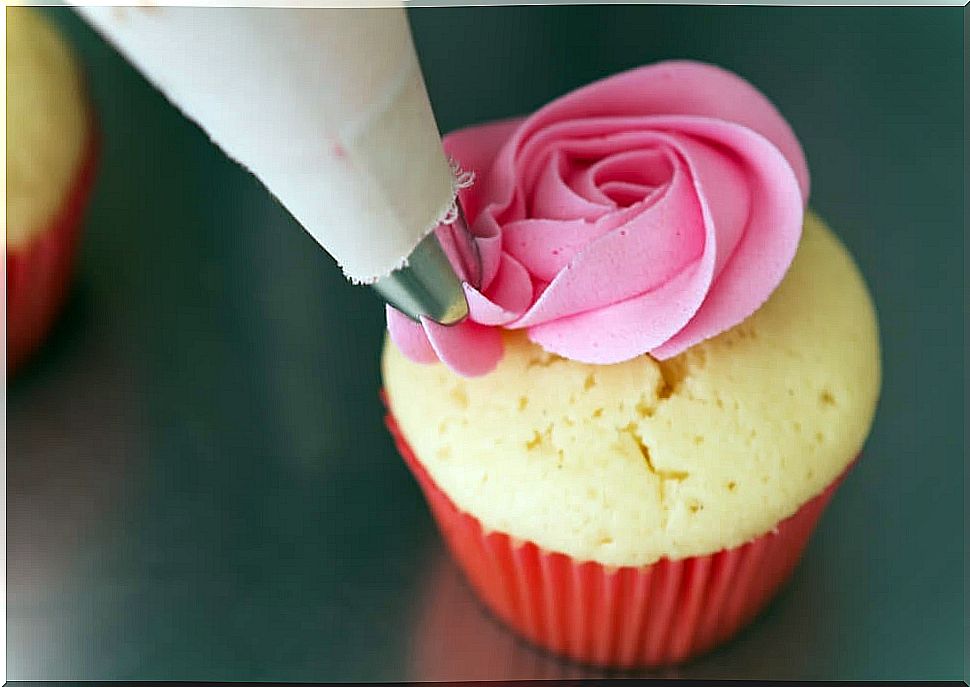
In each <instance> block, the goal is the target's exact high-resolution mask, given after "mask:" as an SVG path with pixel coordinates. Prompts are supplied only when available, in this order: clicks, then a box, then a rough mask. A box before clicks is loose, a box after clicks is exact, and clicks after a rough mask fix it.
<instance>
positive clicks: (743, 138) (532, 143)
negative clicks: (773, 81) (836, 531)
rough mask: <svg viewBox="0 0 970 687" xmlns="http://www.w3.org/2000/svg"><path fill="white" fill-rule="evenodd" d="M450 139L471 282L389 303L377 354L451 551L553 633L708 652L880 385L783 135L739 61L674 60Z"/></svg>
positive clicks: (556, 646) (662, 658)
mask: <svg viewBox="0 0 970 687" xmlns="http://www.w3.org/2000/svg"><path fill="white" fill-rule="evenodd" d="M445 147H446V149H447V150H448V153H449V154H450V155H451V156H452V157H453V158H455V159H456V160H457V162H458V163H460V164H461V166H462V167H463V168H464V169H471V170H474V172H475V173H476V177H477V178H476V183H475V184H474V185H473V186H472V187H471V188H469V189H466V190H464V191H463V192H462V197H461V202H462V205H463V207H464V210H465V212H466V215H467V217H468V220H469V222H470V225H471V227H472V231H473V233H474V234H475V236H476V242H477V245H478V248H479V253H480V255H481V259H482V270H481V273H482V279H481V281H480V282H478V283H471V282H466V284H465V290H466V294H467V296H468V302H469V310H470V317H469V319H468V320H466V321H465V322H463V323H461V324H459V325H456V326H453V327H442V326H440V325H436V324H435V323H433V322H428V321H424V322H422V323H420V324H418V323H414V322H411V321H410V320H408V319H406V318H405V317H403V316H402V315H400V314H399V313H397V312H396V311H393V310H392V309H389V310H388V332H389V336H388V338H387V341H386V342H385V347H384V354H383V360H382V370H383V380H384V389H385V403H386V404H387V407H388V418H387V420H388V426H389V427H390V429H391V432H392V434H393V436H394V438H395V441H396V443H397V445H398V447H399V449H400V451H401V453H402V455H403V457H404V459H405V461H406V462H407V464H408V466H409V467H410V468H411V470H412V471H413V473H414V475H415V477H416V479H417V480H418V482H419V484H420V486H421V488H422V490H423V492H424V494H425V496H426V498H427V500H428V503H429V506H430V508H431V511H432V513H433V515H434V518H435V519H436V521H437V524H438V526H439V528H440V530H441V532H442V535H443V537H444V539H445V541H446V542H447V544H448V547H449V549H450V551H451V553H452V555H453V557H454V558H455V560H456V561H457V563H458V565H459V567H460V568H461V569H462V571H463V572H464V574H465V576H466V577H467V579H468V580H469V582H470V583H471V586H472V587H473V588H474V590H475V591H476V592H477V594H478V595H479V597H480V598H481V600H482V601H483V602H484V604H485V605H486V606H487V607H488V608H489V609H491V611H492V612H493V613H494V614H495V615H496V616H498V617H499V618H500V619H502V620H503V621H504V622H505V623H506V624H508V625H509V626H510V627H512V628H513V629H514V630H515V631H517V632H518V633H519V634H521V635H522V636H524V637H525V638H527V639H528V640H530V641H531V642H532V643H534V644H536V645H538V646H540V647H543V648H545V649H547V650H549V651H552V652H554V653H556V654H559V655H563V656H567V657H569V658H572V659H574V660H576V661H580V662H583V663H591V664H598V665H605V666H611V667H644V666H658V665H664V664H674V663H679V662H682V661H685V660H687V659H689V658H691V657H694V656H697V655H698V654H701V653H703V652H705V651H708V650H710V649H712V648H713V647H715V646H717V645H718V644H720V643H722V642H724V641H726V640H727V639H729V638H730V637H731V636H733V635H734V634H735V633H736V632H737V631H738V630H739V629H741V628H742V627H743V626H744V625H745V624H746V623H748V622H749V621H750V620H751V619H752V618H754V617H755V615H756V614H757V613H758V612H759V611H760V610H761V609H763V608H764V607H765V605H766V604H767V603H768V602H769V601H770V600H771V598H772V597H773V596H774V595H775V593H776V592H777V591H778V589H779V588H780V586H781V585H782V584H783V583H784V582H785V581H786V579H788V578H789V576H790V574H791V572H792V571H793V569H794V567H795V566H796V564H797V563H798V560H799V558H800V556H801V554H802V551H803V550H804V548H805V545H806V544H807V542H808V540H809V537H810V535H811V533H812V531H813V529H814V527H815V525H816V523H817V521H818V519H819V517H820V515H821V514H822V511H823V510H824V508H825V506H826V504H827V503H828V501H829V499H830V498H831V497H832V494H833V493H834V491H835V490H836V488H837V486H838V484H839V483H840V481H841V480H842V478H843V477H844V476H845V474H846V473H847V471H848V470H849V468H850V466H851V465H852V464H853V462H854V460H855V459H856V457H857V456H858V455H859V452H860V450H861V448H862V446H863V443H864V441H865V439H866V436H867V434H868V432H869V429H870V426H871V423H872V418H873V414H874V410H875V405H876V401H877V397H878V392H879V385H880V374H881V372H880V354H879V343H878V330H877V322H876V317H875V312H874V309H873V305H872V301H871V299H870V296H869V294H868V291H867V289H866V286H865V283H864V281H863V279H862V277H861V275H860V273H859V271H858V269H857V267H856V265H855V264H854V262H853V260H852V258H851V256H850V255H849V253H848V252H847V251H846V249H845V247H844V246H843V245H842V244H841V243H840V242H839V240H838V238H837V237H836V235H835V234H834V233H833V232H832V230H831V229H829V228H828V227H827V226H826V225H825V223H824V222H823V221H822V220H821V219H820V218H819V217H817V216H816V215H815V214H813V213H812V212H811V211H810V210H808V209H807V200H808V189H809V179H808V169H807V166H806V164H805V158H804V155H803V153H802V150H801V147H800V145H799V143H798V141H797V139H796V138H795V136H794V134H793V132H792V131H791V129H790V127H789V126H788V124H787V123H786V122H785V120H784V119H783V118H782V116H781V115H780V114H779V113H778V111H777V110H776V109H775V108H774V106H773V105H772V104H771V103H770V102H769V101H768V100H767V99H766V98H765V96H763V95H762V94H761V93H760V92H758V91H757V90H756V89H755V88H754V87H753V86H751V85H750V84H748V83H747V82H745V81H744V80H742V79H741V78H740V77H738V76H736V75H733V74H731V73H729V72H726V71H724V70H722V69H720V68H717V67H714V66H710V65H704V64H699V63H694V62H666V63H660V64H656V65H652V66H648V67H644V68H640V69H635V70H632V71H629V72H625V73H622V74H619V75H616V76H613V77H610V78H607V79H605V80H603V81H599V82H597V83H594V84H592V85H590V86H586V87H585V88H582V89H579V90H577V91H574V92H573V93H570V94H568V95H566V96H564V97H562V98H560V99H558V100H556V101H554V102H552V103H550V104H549V105H547V106H545V107H543V108H542V109H540V110H539V111H537V112H536V113H534V114H532V115H530V116H528V117H526V118H523V119H516V120H510V121H505V122H499V123H494V124H487V125H484V126H479V127H473V128H470V129H466V130H463V131H460V132H457V133H455V134H451V135H450V136H448V137H446V139H445ZM446 230H447V228H441V229H439V231H442V232H444V231H446ZM443 243H446V244H447V242H443ZM453 263H454V264H455V267H456V269H458V270H460V264H461V263H460V261H459V260H457V258H456V259H454V260H453Z"/></svg>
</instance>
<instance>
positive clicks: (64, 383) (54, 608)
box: [7, 6, 967, 681]
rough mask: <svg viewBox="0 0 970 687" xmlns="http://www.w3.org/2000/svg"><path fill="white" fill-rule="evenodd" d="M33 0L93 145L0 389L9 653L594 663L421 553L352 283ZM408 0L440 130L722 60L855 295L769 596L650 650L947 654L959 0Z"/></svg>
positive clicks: (240, 663) (715, 661)
mask: <svg viewBox="0 0 970 687" xmlns="http://www.w3.org/2000/svg"><path fill="white" fill-rule="evenodd" d="M45 11H48V12H49V13H50V14H51V15H52V16H53V17H54V18H55V19H56V21H57V23H58V24H60V25H61V26H62V27H63V28H64V29H65V30H66V32H67V33H68V34H69V36H70V37H71V39H73V41H74V43H75V44H76V46H77V48H78V50H79V52H80V54H81V56H82V58H83V60H84V62H85V63H86V65H87V67H88V69H89V72H90V81H91V88H92V90H93V97H94V101H95V103H96V106H97V109H98V113H99V116H100V121H101V126H102V128H103V132H104V155H103V166H102V169H101V171H100V176H99V179H98V183H97V188H96V196H95V198H94V201H93V206H92V208H91V211H90V213H89V216H88V220H87V224H86V236H85V240H84V245H83V251H82V257H81V260H80V266H79V274H78V279H77V285H76V289H75V291H74V293H73V296H72V298H71V300H70V303H69V305H68V307H67V309H66V311H65V313H64V316H63V318H62V320H61V322H60V324H59V325H58V327H57V329H56V331H55V332H54V334H53V336H52V338H51V340H50V342H49V344H48V345H47V346H46V347H45V349H44V351H43V353H42V354H41V355H40V356H39V357H38V358H37V359H36V360H35V361H34V363H33V364H32V365H31V366H30V368H29V369H28V370H26V371H25V373H24V374H23V375H22V376H20V377H19V378H17V379H15V380H13V382H12V383H11V384H10V386H9V388H8V398H7V401H8V411H7V449H8V452H7V457H8V463H7V479H8V495H7V498H8V504H7V507H8V512H7V526H8V531H7V536H8V539H7V546H8V563H7V565H8V568H7V575H8V577H7V604H8V607H7V621H8V626H7V650H8V659H7V661H8V663H7V669H8V676H9V677H10V678H14V679H27V678H34V679H133V678H139V679H171V678H178V679H219V680H259V679H272V680H334V681H338V680H350V681H358V680H362V681H363V680H402V679H415V680H421V679H428V680H431V679H437V680H441V679H473V678H520V677H553V676H584V675H591V674H593V673H592V672H591V671H588V670H584V669H579V668H575V667H571V666H568V665H565V664H561V663H559V662H558V661H556V660H554V659H551V658H549V657H547V656H544V655H542V654H539V653H537V652H534V651H533V650H531V649H529V648H527V647H525V646H523V645H522V644H520V643H519V642H518V641H516V640H514V639H513V638H512V637H511V635H509V634H508V633H506V632H505V631H504V630H503V629H501V628H500V627H499V626H498V625H497V624H495V623H494V622H493V621H492V620H491V619H490V618H489V617H488V616H486V615H485V614H484V613H483V612H482V611H481V610H480V609H479V607H478V605H477V604H476V603H475V602H474V600H473V598H472V597H471V594H470V592H469V591H468V590H467V589H466V588H465V587H464V585H463V583H462V582H461V580H460V578H459V577H458V575H457V573H456V570H455V569H454V568H453V567H452V565H451V563H450V562H449V561H448V560H447V558H446V557H445V556H444V554H443V550H442V545H441V543H440V541H439V539H438V537H437V534H436V532H435V531H434V529H433V524H432V522H431V520H430V518H429V516H428V514H427V513H426V511H425V507H424V504H423V502H422V500H421V497H420V494H419V491H418V488H417V487H416V485H415V483H414V482H413V481H412V479H411V477H410V476H409V474H408V473H407V471H406V470H405V468H404V466H403V464H402V462H401V461H400V460H399V458H398V457H397V455H396V454H395V451H394V449H393V447H392V444H391V442H390V440H389V439H388V436H387V434H386V433H385V431H384V427H383V425H382V418H381V407H380V405H379V403H378V400H377V393H378V389H379V384H380V378H379V370H378V355H379V350H380V346H381V337H382V327H383V310H382V307H381V305H380V303H379V302H378V301H377V299H376V297H375V296H373V295H372V294H371V293H370V292H368V291H365V290H362V289H356V288H352V287H351V286H349V285H348V284H347V283H345V282H344V280H343V278H342V277H341V275H340V273H339V270H338V269H337V268H336V267H335V265H334V263H333V261H332V260H331V259H330V258H329V257H328V256H327V255H326V254H325V253H323V252H322V251H321V250H319V249H318V248H317V246H316V244H315V243H314V242H313V241H312V239H311V238H310V237H309V236H308V235H307V234H305V233H304V232H303V231H302V230H301V229H300V228H299V227H298V226H297V224H296V223H295V222H294V221H293V220H292V219H291V218H290V217H289V216H288V215H287V214H286V212H285V211H284V210H282V209H281V208H280V207H279V206H278V205H277V204H276V202H275V201H274V200H273V199H272V198H270V197H269V195H268V194H267V193H265V192H264V191H263V189H262V188H261V187H260V185H259V184H258V183H257V182H256V181H255V180H254V179H253V178H252V177H250V176H249V175H248V174H247V173H246V172H244V171H243V170H241V169H239V168H237V167H236V166H234V165H233V164H232V163H231V162H229V161H228V160H227V159H226V158H225V157H224V156H223V155H222V153H220V152H219V151H218V150H216V149H215V148H214V147H213V146H212V145H210V144H209V143H208V141H207V139H206V137H205V136H204V135H203V134H202V133H201V132H200V130H198V129H197V128H196V127H195V126H194V125H192V124H191V123H189V122H187V121H186V120H184V119H183V118H182V117H181V116H180V115H179V114H178V113H177V112H176V110H175V109H174V108H172V107H171V106H169V105H168V104H167V103H166V101H165V100H164V99H163V98H162V97H161V96H160V95H159V94H158V93H156V92H155V91H153V90H152V88H151V87H150V86H149V85H148V84H147V83H146V82H145V81H144V80H143V79H142V78H141V77H140V76H138V75H137V74H136V73H135V72H134V71H133V70H132V69H131V68H130V67H129V66H127V65H126V64H125V62H123V61H122V60H121V59H120V58H119V56H118V55H117V54H116V53H115V52H114V51H113V50H112V49H111V48H109V47H108V46H106V45H105V44H104V43H103V42H102V41H101V40H100V39H99V38H98V36H97V35H95V33H94V32H93V31H92V30H90V29H89V28H88V27H87V26H85V25H84V24H83V23H82V22H81V21H80V20H79V19H78V18H77V17H76V16H75V15H74V14H73V13H72V12H71V11H70V10H67V9H64V8H51V9H49V10H45ZM257 11H258V10H257ZM411 17H412V23H413V27H414V33H415V41H416V44H417V46H418V50H419V53H420V55H421V58H422V61H423V64H424V67H425V71H426V77H427V83H428V87H429V91H430V93H431V97H432V101H433V103H434V106H435V110H436V112H437V115H438V119H439V125H440V127H441V128H442V130H444V131H447V130H451V129H454V128H456V127H459V126H462V125H466V124H470V123H473V122H476V121H482V120H486V119H490V118H496V117H504V116H508V115H513V114H518V113H523V112H526V111H528V110H531V109H533V108H535V107H537V106H539V105H540V104H542V103H544V102H545V101H547V100H549V99H551V98H553V97H555V96H557V95H559V94H561V93H563V92H565V91H567V90H568V89H571V88H573V87H575V86H578V85H581V84H583V83H586V82H588V81H590V80H593V79H595V78H597V77H600V76H604V75H607V74H610V73H612V72H615V71H617V70H620V69H624V68H627V67H632V66H635V65H639V64H643V63H647V62H651V61H655V60H658V59H663V58H668V57H691V58H697V59H701V60H707V61H715V62H718V63H720V64H722V65H724V66H726V67H728V68H730V69H733V70H735V71H737V72H739V73H741V74H742V75H744V76H746V77H747V78H749V79H750V80H751V81H753V82H754V83H755V84H756V85H758V86H759V87H760V88H761V89H762V90H764V91H765V92H766V93H767V94H768V95H769V96H770V97H771V98H773V99H774V100H775V102H776V103H777V104H778V105H779V107H780V109H781V110H782V112H783V113H784V114H785V115H786V116H787V117H788V119H789V120H790V121H791V123H792V125H793V126H794V128H795V130H796V132H798V134H799V136H800V137H801V140H802V142H803V144H804V147H805V149H806V151H807V155H808V159H809V163H810V165H811V169H812V173H813V194H812V201H811V202H812V205H813V206H814V207H815V208H816V209H817V210H818V211H819V212H820V213H821V214H822V215H823V216H824V217H825V218H826V219H827V220H828V221H829V222H830V223H831V224H832V225H833V226H834V227H835V228H836V229H837V230H838V231H839V233H840V234H841V236H842V238H843V239H844V240H845V242H846V243H847V244H848V246H849V247H850V248H851V250H852V252H853V253H854V254H855V256H856V258H857V259H858V262H859V264H860V266H861V268H862V270H863V272H864V274H865V276H866V278H867V279H868V282H869V285H870V287H871V289H872V291H873V294H874V297H875V300H876V303H877V306H878V309H879V316H880V322H881V328H882V342H883V355H884V367H885V382H884V389H883V394H882V399H881V403H880V406H879V410H878V414H877V417H876V422H875V427H874V430H873V433H872V436H871V438H870V440H869V442H868V445H867V450H866V452H865V455H864V459H863V460H862V461H861V462H860V463H859V465H858V467H857V469H855V470H854V471H853V472H852V474H851V476H850V477H849V478H848V481H847V482H846V483H845V485H844V486H843V487H842V490H841V492H840V494H839V495H838V497H837V498H836V500H835V502H834V503H833V505H832V507H831V509H830V510H829V511H828V513H827V514H826V516H825V518H824V519H823V522H822V524H821V526H820V528H819V530H818V532H817V535H816V536H815V538H814V539H813V541H812V544H811V546H810V548H809V550H808V552H807V555H806V558H805V560H804V562H803V564H802V566H801V567H800V568H799V569H798V572H797V573H796V575H795V576H794V579H793V580H792V582H791V584H790V586H789V587H788V588H787V589H786V590H785V591H784V593H783V594H782V595H781V596H780V597H779V598H778V599H777V601H776V602H775V603H774V604H773V605H772V606H771V607H770V609H769V610H768V611H767V613H765V614H764V615H763V616H762V617H761V618H760V619H759V620H758V621H757V622H756V623H755V624H754V625H753V626H752V627H751V628H749V629H748V630H747V631H745V632H744V633H743V634H742V635H741V636H740V637H738V638H737V639H736V640H735V641H733V642H732V643H730V644H729V645H727V646H725V647H724V648H722V649H720V650H718V651H716V652H715V653H713V654H711V655H709V656H707V657H704V658H702V659H700V660H698V661H696V662H694V663H692V664H690V665H688V666H685V667H683V668H681V669H678V670H671V671H666V672H664V673H663V674H665V675H679V676H685V677H751V678H815V679H821V678H956V677H961V676H964V677H965V676H966V672H965V670H966V669H965V659H966V643H965V641H964V631H965V624H966V617H967V613H966V605H965V600H964V589H963V585H964V574H963V572H964V562H965V557H964V547H965V531H964V529H965V521H964V512H963V494H964V489H965V480H964V455H963V447H964V444H963V440H964V433H963V429H962V420H963V411H964V399H963V386H964V383H965V379H966V378H965V376H964V373H963V351H964V329H963V327H961V316H960V313H961V312H962V305H963V296H964V291H963V259H964V239H965V234H964V223H963V221H962V220H963V214H962V210H963V206H962V203H963V197H962V190H963V185H962V180H963V172H964V169H963V164H962V163H963V155H964V139H963V86H964V84H963V52H962V49H963V45H962V41H963V21H962V17H963V15H962V10H961V9H959V8H952V9H917V8H910V9H887V8H872V9H863V8H855V9H852V8H845V9H812V8H802V9H790V8H753V7H749V8H739V7H720V8H715V7H680V8H671V7H648V6H619V7H545V8H528V7H519V8H478V9H474V8H473V9H424V10H413V11H412V14H411ZM8 97H16V93H12V94H10V95H9V96H8Z"/></svg>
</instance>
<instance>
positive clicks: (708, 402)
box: [383, 213, 880, 565]
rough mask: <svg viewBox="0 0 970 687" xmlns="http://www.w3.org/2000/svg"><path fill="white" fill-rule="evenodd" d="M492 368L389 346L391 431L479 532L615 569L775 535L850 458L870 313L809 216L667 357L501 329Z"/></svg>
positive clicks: (839, 252) (866, 364) (858, 424)
mask: <svg viewBox="0 0 970 687" xmlns="http://www.w3.org/2000/svg"><path fill="white" fill-rule="evenodd" d="M502 336H503V346H504V354H503V355H502V357H501V360H500V361H499V362H498V364H497V367H495V369H494V370H493V371H492V372H491V373H490V374H487V375H484V376H478V377H466V376H462V375H460V374H458V373H456V372H455V371H453V370H451V369H449V368H448V367H447V366H446V365H443V364H421V363H416V362H413V361H412V360H410V359H409V358H408V357H406V356H404V355H403V354H402V353H401V352H400V350H399V349H398V347H397V346H396V345H395V344H394V343H393V342H391V341H390V340H389V341H387V343H386V345H385V349H384V357H383V374H384V382H385V387H386V391H387V394H388V402H389V404H390V407H391V410H392V412H393V413H394V415H395V417H396V419H397V422H398V425H399V426H400V428H401V431H402V433H403V435H404V437H405V438H406V439H407V441H408V442H409V443H410V445H411V446H412V448H413V449H414V451H415V453H416V455H417V456H418V458H419V460H420V461H421V462H422V464H423V465H424V467H425V468H426V469H427V470H428V472H429V473H430V475H431V477H432V478H433V479H434V481H435V482H436V483H437V484H438V486H439V487H440V488H441V489H442V490H443V491H444V492H445V493H446V494H447V495H448V496H449V497H450V498H451V499H452V500H453V501H454V502H455V504H456V505H457V507H458V508H459V509H461V510H464V511H466V512H469V513H471V514H473V515H474V516H475V517H476V518H478V519H479V520H480V521H481V522H482V524H483V526H484V527H485V528H486V529H494V530H499V531H502V532H505V533H507V534H509V535H511V536H513V537H517V538H520V539H523V540H529V541H532V542H534V543H536V544H537V545H538V546H540V547H543V548H545V549H547V550H551V551H557V552H561V553H565V554H568V555H570V556H572V557H574V558H577V559H579V560H594V561H597V562H599V563H602V564H607V565H643V564H649V563H652V562H654V561H656V560H658V559H660V558H662V557H668V558H671V559H678V558H684V557H689V556H694V555H706V554H710V553H713V552H716V551H718V550H720V549H723V548H730V547H734V546H738V545H741V544H744V543H745V542H747V541H750V540H751V539H753V538H755V537H758V536H760V535H763V534H765V533H766V532H768V531H770V530H772V529H773V528H774V527H775V525H777V523H778V522H779V521H781V520H783V519H784V518H786V517H788V516H790V515H792V514H793V513H794V512H795V511H796V510H798V508H799V507H801V506H802V505H803V504H804V503H805V502H807V501H808V500H810V499H811V498H813V497H814V496H816V495H818V494H819V493H820V492H822V491H823V490H824V489H825V487H826V486H827V485H829V484H830V483H831V482H832V481H833V480H834V479H836V478H837V477H838V476H839V475H840V474H841V473H842V472H843V471H844V470H845V469H846V467H847V465H848V464H849V463H850V462H851V461H852V460H853V458H854V457H855V456H856V455H857V453H858V451H859V450H860V449H861V447H862V444H863V441H864V440H865V437H866V436H867V434H868V432H869V429H870V425H871V422H872V418H873V413H874V410H875V405H876V399H877V395H878V390H879V384H880V353H879V344H878V332H877V324H876V317H875V312H874V309H873V305H872V302H871V300H870V297H869V294H868V291H867V289H866V287H865V284H864V282H863V280H862V278H861V276H860V274H859V272H858V269H857V268H856V266H855V264H854V263H853V261H852V258H851V257H850V256H849V254H848V253H847V251H846V250H845V248H844V247H843V246H842V244H841V243H840V242H839V241H838V239H836V238H835V236H834V235H833V234H832V232H831V231H830V230H829V229H828V228H826V227H825V226H824V224H823V223H822V222H821V221H820V220H819V219H817V218H816V217H815V216H814V215H812V214H811V213H806V215H805V224H804V230H803V231H802V232H801V238H800V243H799V246H798V250H797V254H796V256H795V258H794V260H793V262H792V264H791V267H790V269H789V270H788V271H787V273H786V275H785V277H784V279H783V280H782V282H781V284H780V285H779V286H778V288H777V289H776V290H774V292H773V293H772V294H771V296H770V297H769V298H768V300H767V302H766V303H765V304H764V305H763V306H761V307H760V308H759V309H758V310H757V311H756V312H755V313H754V314H753V315H751V316H750V317H748V318H746V319H745V320H744V321H742V322H741V323H740V324H738V325H736V326H733V327H731V328H730V329H728V330H727V331H724V332H722V333H720V334H718V335H716V336H714V337H713V338H709V339H706V340H704V341H702V342H700V343H697V344H695V345H693V346H691V347H690V348H688V349H687V350H686V351H683V352H681V353H679V354H677V355H675V356H673V357H670V358H667V359H665V360H658V359H657V358H656V357H654V356H652V355H648V354H643V355H638V356H636V357H634V358H632V359H629V360H626V361H625V362H620V363H615V364H610V365H597V364H587V363H582V362H578V361H575V360H571V359H568V358H563V357H560V356H558V355H556V354H553V353H549V352H547V351H544V350H543V348H541V347H540V346H539V345H537V344H535V343H532V342H530V341H529V339H528V337H527V335H526V334H525V333H524V332H521V331H506V332H503V334H502Z"/></svg>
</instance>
